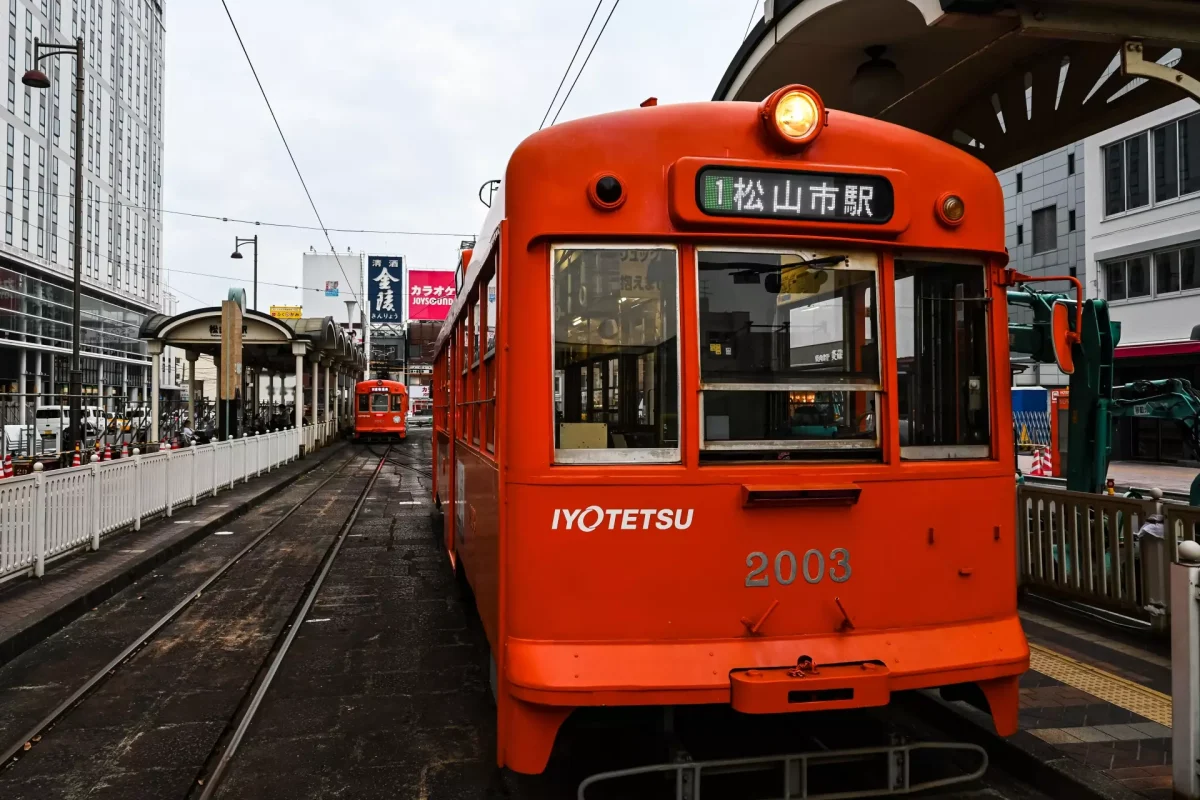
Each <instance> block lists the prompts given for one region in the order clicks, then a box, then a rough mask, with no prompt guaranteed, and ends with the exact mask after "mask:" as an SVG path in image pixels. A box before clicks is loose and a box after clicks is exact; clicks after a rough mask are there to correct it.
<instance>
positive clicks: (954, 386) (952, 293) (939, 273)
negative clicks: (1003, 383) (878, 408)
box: [896, 259, 991, 460]
mask: <svg viewBox="0 0 1200 800" xmlns="http://www.w3.org/2000/svg"><path fill="white" fill-rule="evenodd" d="M988 308H989V306H988V297H987V283H986V273H985V271H984V268H983V267H982V266H978V265H974V266H973V265H969V264H945V263H936V262H929V261H907V260H900V259H897V260H896V356H897V373H898V378H899V381H898V386H897V390H898V393H899V407H900V419H899V428H900V456H901V458H904V459H909V460H938V459H958V458H988V457H990V455H991V416H990V412H989V410H988V395H989V381H988V339H987V330H988Z"/></svg>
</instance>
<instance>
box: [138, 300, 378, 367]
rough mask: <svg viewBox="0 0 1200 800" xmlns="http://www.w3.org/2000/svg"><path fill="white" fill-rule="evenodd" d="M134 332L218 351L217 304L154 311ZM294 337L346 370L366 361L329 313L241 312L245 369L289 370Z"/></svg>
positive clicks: (189, 347) (187, 347)
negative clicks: (292, 316) (283, 317)
mask: <svg viewBox="0 0 1200 800" xmlns="http://www.w3.org/2000/svg"><path fill="white" fill-rule="evenodd" d="M138 336H139V338H141V339H145V340H147V341H151V342H160V343H161V344H162V345H164V346H166V345H169V346H172V347H178V348H180V349H182V350H187V351H190V352H194V353H200V354H204V355H209V356H213V357H215V358H216V357H220V354H221V308H220V307H219V306H216V307H210V308H198V309H194V310H192V311H185V312H183V313H181V314H176V315H175V316H167V315H165V314H155V315H153V316H151V317H148V318H147V319H146V320H145V321H144V322H143V323H142V327H141V329H140V331H139V332H138ZM295 343H302V344H303V345H304V348H305V351H306V357H308V358H312V357H314V356H316V355H320V356H325V357H327V358H329V359H330V360H331V361H332V362H333V363H334V364H336V365H338V366H341V367H343V368H345V369H347V370H348V371H353V372H358V371H361V370H362V369H363V368H364V367H365V364H366V359H365V357H364V356H363V351H362V348H361V347H360V346H359V345H358V344H357V343H355V342H354V341H353V339H352V338H351V336H350V334H349V333H347V332H346V330H345V329H343V328H342V327H341V326H340V325H338V324H337V323H335V322H334V321H333V317H307V318H303V319H295V320H281V319H276V318H275V317H272V316H270V315H269V314H264V313H263V312H261V311H251V310H247V311H244V312H243V313H242V363H243V364H244V366H245V367H246V368H247V369H263V370H272V371H276V372H282V373H290V372H292V371H293V370H294V369H295V365H296V360H295V355H294V354H293V345H294V344H295Z"/></svg>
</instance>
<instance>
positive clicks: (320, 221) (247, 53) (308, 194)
mask: <svg viewBox="0 0 1200 800" xmlns="http://www.w3.org/2000/svg"><path fill="white" fill-rule="evenodd" d="M618 2H620V0H618ZM221 6H222V7H223V8H224V9H225V16H227V17H229V24H230V25H232V26H233V34H234V35H235V36H236V37H237V40H238V45H240V46H241V48H242V55H244V56H245V57H246V63H247V64H248V65H249V66H250V72H251V73H252V74H253V75H254V82H255V83H257V84H258V91H259V92H260V93H261V94H262V98H263V102H264V103H266V104H267V111H269V112H271V120H272V121H273V122H274V123H275V130H277V131H279V138H280V139H282V140H283V147H284V149H285V150H287V154H288V158H290V159H291V161H292V167H294V168H295V170H296V177H297V178H299V179H300V186H301V187H303V189H304V195H305V196H306V197H307V198H308V204H309V205H310V206H312V210H313V214H314V215H315V216H316V218H317V224H318V225H320V226H321V231H322V232H323V233H324V234H325V241H326V242H328V243H329V249H330V250H331V251H333V257H334V259H335V260H336V261H337V265H338V269H339V270H341V273H342V277H343V278H345V279H346V283H347V288H348V289H349V290H350V296H351V297H353V298H354V299H355V301H357V300H358V295H357V294H356V293H355V291H354V282H353V281H351V280H350V276H349V275H347V274H346V270H345V268H344V267H342V259H341V258H340V257H339V256H338V254H337V248H336V247H334V246H333V239H331V238H330V237H329V229H328V228H327V227H325V220H323V219H321V212H320V211H318V210H317V204H316V202H315V201H314V200H313V196H312V192H310V191H309V190H308V184H307V183H305V181H304V175H303V174H302V173H301V172H300V165H299V164H297V163H296V157H295V156H294V155H293V154H292V146H291V145H290V144H288V140H287V137H286V136H284V134H283V127H282V126H281V125H280V124H279V118H278V117H276V116H275V109H274V108H272V107H271V101H270V99H269V98H268V97H267V90H266V89H264V88H263V85H262V81H261V80H260V79H259V77H258V70H256V69H255V68H254V61H252V60H251V58H250V51H248V50H247V49H246V43H245V42H243V41H242V33H241V31H239V30H238V26H237V23H236V22H234V21H233V14H232V13H230V11H229V4H228V3H226V2H225V0H221Z"/></svg>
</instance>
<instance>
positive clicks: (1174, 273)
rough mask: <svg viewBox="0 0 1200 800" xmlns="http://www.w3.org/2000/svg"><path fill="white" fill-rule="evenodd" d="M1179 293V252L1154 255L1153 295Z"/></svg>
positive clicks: (1172, 251) (1169, 251) (1171, 251)
mask: <svg viewBox="0 0 1200 800" xmlns="http://www.w3.org/2000/svg"><path fill="white" fill-rule="evenodd" d="M1178 291H1179V251H1178V250H1167V251H1165V252H1162V253H1155V254H1154V293H1155V294H1156V295H1157V294H1166V293H1169V292H1178Z"/></svg>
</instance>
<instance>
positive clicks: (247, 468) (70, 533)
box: [0, 422, 337, 583]
mask: <svg viewBox="0 0 1200 800" xmlns="http://www.w3.org/2000/svg"><path fill="white" fill-rule="evenodd" d="M336 432H337V428H336V425H335V424H334V423H326V422H322V423H318V424H317V425H306V426H305V427H304V428H303V429H302V430H299V431H298V430H296V429H295V428H292V429H289V430H283V431H276V432H273V433H267V434H261V435H256V436H254V435H247V436H246V437H244V438H241V439H235V440H230V441H225V442H214V443H212V444H202V445H194V446H192V447H188V448H183V449H179V450H165V451H162V452H159V453H154V454H152V455H138V456H131V457H129V458H122V459H118V460H116V461H106V462H103V463H97V464H86V465H84V466H80V467H71V468H70V469H59V470H53V471H51V472H45V473H43V472H34V473H33V474H31V475H27V476H23V477H20V478H8V479H5V480H0V583H3V582H4V581H6V580H10V579H12V578H15V577H19V576H21V575H32V576H38V577H40V576H41V575H43V574H44V572H45V566H46V562H47V561H50V560H52V559H54V558H57V557H59V556H62V555H64V554H66V553H68V552H70V551H72V550H75V549H77V548H80V547H90V548H91V549H93V550H96V549H99V547H100V540H101V539H102V538H103V537H104V536H105V535H107V534H111V533H115V532H117V531H122V530H128V529H130V528H132V529H133V530H139V529H140V528H141V526H142V522H143V521H144V520H146V519H147V518H149V517H152V516H154V515H156V514H161V513H165V514H166V515H167V516H168V517H169V516H171V515H172V512H173V511H174V510H175V509H176V508H179V507H180V506H187V505H196V502H197V501H198V500H199V499H201V498H202V497H210V496H214V495H216V494H217V493H218V492H219V491H221V490H223V489H229V488H232V487H233V486H234V484H236V483H239V482H245V481H248V480H249V479H250V478H253V477H255V476H258V475H261V474H262V473H263V472H268V471H270V470H272V469H275V468H276V467H279V466H281V465H283V464H286V463H287V462H289V461H293V460H295V459H296V458H297V456H298V455H299V453H300V446H301V445H302V444H303V445H304V450H305V452H311V451H312V450H315V449H317V448H318V447H321V446H323V445H325V444H327V443H328V442H329V441H330V440H331V439H332V437H333V435H334V434H335V433H336Z"/></svg>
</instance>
